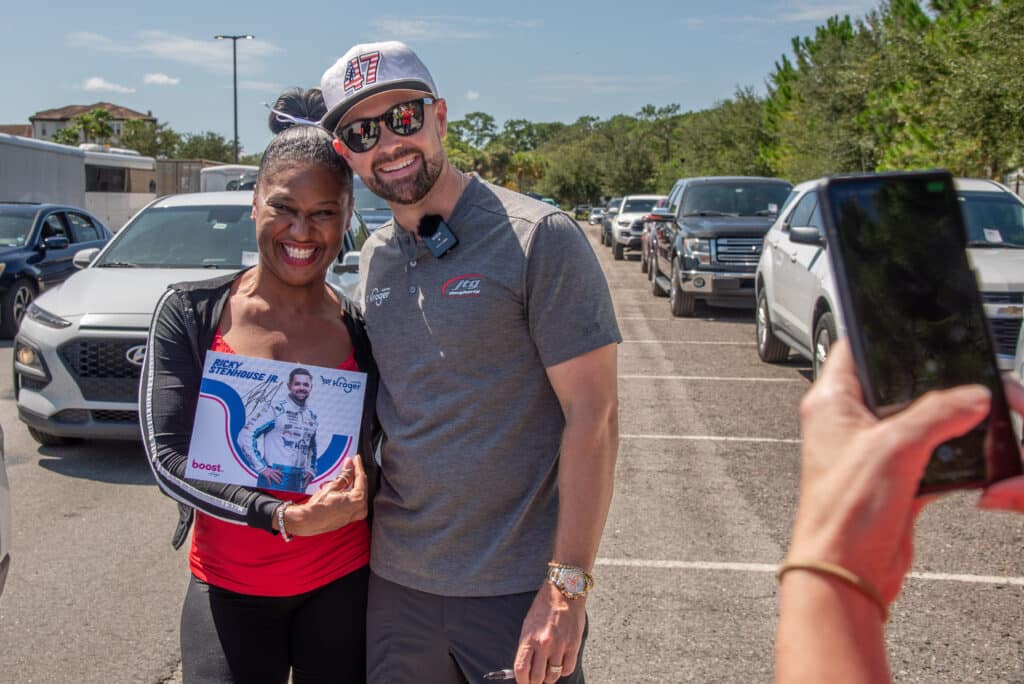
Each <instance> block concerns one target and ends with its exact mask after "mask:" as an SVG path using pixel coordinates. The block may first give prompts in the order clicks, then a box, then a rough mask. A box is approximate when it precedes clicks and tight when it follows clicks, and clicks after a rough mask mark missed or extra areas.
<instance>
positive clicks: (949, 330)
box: [823, 172, 1021, 493]
mask: <svg viewBox="0 0 1024 684" xmlns="http://www.w3.org/2000/svg"><path fill="white" fill-rule="evenodd" d="M823 195H824V197H823V205H824V208H825V212H824V216H825V224H826V234H827V240H828V245H829V253H830V255H831V259H832V261H833V272H834V273H835V275H836V283H837V287H838V289H839V296H840V300H841V302H842V304H843V309H844V314H845V316H846V324H847V330H848V332H849V337H850V343H851V348H852V349H853V353H854V357H855V358H856V361H857V366H858V372H859V374H860V380H861V384H862V386H863V388H864V392H865V398H866V400H867V403H868V404H869V406H870V407H871V408H872V409H873V410H874V411H875V413H876V414H877V415H880V416H886V415H889V414H891V413H893V412H895V411H898V410H900V409H902V408H904V407H905V406H906V405H907V404H909V403H910V402H911V401H913V400H914V399H915V398H917V397H919V396H920V395H922V394H924V393H925V392H928V391H930V390H935V389H945V388H949V387H955V386H957V385H964V384H974V383H977V384H982V385H985V386H987V387H988V388H989V389H991V390H992V397H993V401H992V411H991V413H990V415H989V417H988V418H987V419H986V420H985V421H984V422H982V423H981V424H980V425H979V426H977V427H976V428H975V429H973V430H972V431H970V432H969V433H967V434H966V435H964V436H962V437H959V438H957V439H954V440H951V441H949V442H946V443H945V444H942V445H941V446H939V447H938V448H937V449H936V450H935V452H934V453H933V454H932V458H931V460H930V461H929V464H928V467H927V470H926V472H925V475H924V478H923V479H922V481H921V489H920V490H921V492H922V493H924V492H929V491H937V490H943V489H952V488H961V487H980V486H984V485H986V484H988V483H990V482H994V481H996V480H999V479H1003V478H1005V477H1009V476H1012V475H1016V474H1018V473H1020V470H1021V466H1020V452H1019V449H1018V447H1017V445H1016V440H1015V437H1014V433H1013V429H1012V427H1011V424H1010V420H1009V414H1008V411H1007V407H1006V400H1005V397H1004V395H1003V387H1002V381H1001V378H1000V374H999V370H998V367H997V366H996V362H995V355H994V352H993V347H992V342H991V338H990V336H989V332H988V328H987V323H986V320H985V313H984V309H983V307H982V303H981V298H980V295H979V293H978V286H977V281H976V279H975V275H974V273H973V271H972V270H971V268H970V264H969V262H968V261H967V252H966V230H965V227H964V222H963V216H962V214H961V212H960V206H959V202H958V200H957V197H956V192H955V190H954V185H953V179H952V177H951V176H950V175H949V174H948V173H944V172H922V173H908V174H890V175H884V174H883V175H875V176H865V177H853V178H835V179H829V180H828V181H827V182H826V184H825V188H824V192H823Z"/></svg>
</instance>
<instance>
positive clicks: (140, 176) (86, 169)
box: [0, 133, 156, 232]
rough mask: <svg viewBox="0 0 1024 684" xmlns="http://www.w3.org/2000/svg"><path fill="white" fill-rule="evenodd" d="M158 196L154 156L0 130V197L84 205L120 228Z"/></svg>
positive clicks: (3, 199)
mask: <svg viewBox="0 0 1024 684" xmlns="http://www.w3.org/2000/svg"><path fill="white" fill-rule="evenodd" d="M155 198H156V160H155V159H153V158H152V157H143V156H141V155H140V154H139V153H138V152H133V151H132V150H118V149H116V148H115V149H113V150H110V149H108V148H105V147H103V146H100V145H82V146H81V147H71V146H69V145H58V144H57V143H52V142H47V141H44V140H33V139H31V138H22V137H19V136H15V135H6V134H2V133H0V201H8V202H50V203H53V204H68V205H71V206H74V207H82V208H84V209H86V210H87V211H89V212H90V213H92V214H93V215H94V216H96V217H97V218H98V219H100V220H101V221H103V222H104V223H105V224H106V225H107V227H108V228H110V229H111V230H112V231H115V232H116V231H118V230H120V229H121V227H122V226H123V225H124V224H125V223H127V222H128V219H130V218H131V217H132V216H133V215H134V214H135V212H137V211H138V210H139V209H142V207H144V206H146V205H147V204H148V203H149V202H151V201H152V200H153V199H155Z"/></svg>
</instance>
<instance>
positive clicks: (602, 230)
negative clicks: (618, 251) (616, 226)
mask: <svg viewBox="0 0 1024 684" xmlns="http://www.w3.org/2000/svg"><path fill="white" fill-rule="evenodd" d="M601 244H602V245H607V244H608V241H607V240H605V237H604V226H601Z"/></svg>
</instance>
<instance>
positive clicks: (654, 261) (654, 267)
mask: <svg viewBox="0 0 1024 684" xmlns="http://www.w3.org/2000/svg"><path fill="white" fill-rule="evenodd" d="M650 275H651V294H652V295H654V296H655V297H664V296H665V295H666V294H668V293H667V292H665V290H663V289H662V288H661V285H660V284H658V255H657V254H651V266H650Z"/></svg>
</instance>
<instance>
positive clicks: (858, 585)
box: [775, 561, 889, 622]
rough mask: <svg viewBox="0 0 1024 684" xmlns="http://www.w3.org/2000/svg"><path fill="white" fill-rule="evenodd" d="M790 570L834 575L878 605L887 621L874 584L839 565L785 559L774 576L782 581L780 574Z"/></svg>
mask: <svg viewBox="0 0 1024 684" xmlns="http://www.w3.org/2000/svg"><path fill="white" fill-rule="evenodd" d="M790 570H808V571H810V572H819V573H821V574H824V575H829V576H831V577H835V578H836V579H839V580H842V581H843V582H845V583H846V584H848V585H850V586H851V587H853V588H854V589H856V590H857V591H859V592H860V593H861V594H862V595H863V596H866V597H867V598H869V599H870V600H871V602H872V603H874V604H875V605H876V606H878V610H879V611H881V613H882V622H888V621H889V607H888V606H887V605H886V604H885V601H884V600H883V599H882V594H881V593H880V592H879V591H878V589H876V588H875V586H874V585H873V584H871V583H869V582H867V581H866V580H864V579H862V578H861V577H859V576H858V575H856V574H854V573H852V572H850V571H849V570H847V569H846V568H844V567H842V566H841V565H834V564H832V563H824V562H822V561H786V562H785V563H783V564H782V565H780V566H779V569H778V570H776V571H775V576H776V577H778V578H779V581H780V582H781V581H782V576H783V575H785V574H786V573H787V572H789V571H790Z"/></svg>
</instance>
